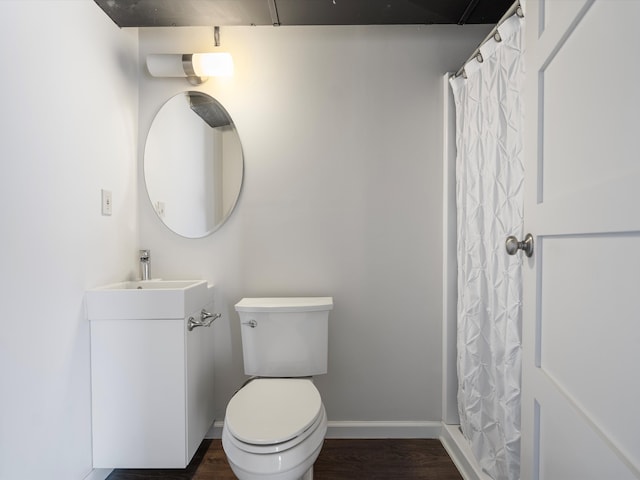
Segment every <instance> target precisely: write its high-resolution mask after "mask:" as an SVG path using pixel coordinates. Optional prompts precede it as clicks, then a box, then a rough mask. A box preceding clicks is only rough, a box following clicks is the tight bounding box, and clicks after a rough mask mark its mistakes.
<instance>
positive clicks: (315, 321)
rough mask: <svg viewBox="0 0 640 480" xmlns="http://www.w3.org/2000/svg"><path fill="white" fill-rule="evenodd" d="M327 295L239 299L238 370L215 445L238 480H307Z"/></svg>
mask: <svg viewBox="0 0 640 480" xmlns="http://www.w3.org/2000/svg"><path fill="white" fill-rule="evenodd" d="M332 308H333V299H332V298H331V297H294V298H243V299H242V300H241V301H240V302H238V303H237V304H236V311H237V312H238V314H239V320H240V328H241V330H240V332H241V335H242V352H243V361H244V371H245V373H246V374H247V375H252V376H254V377H255V378H254V379H252V380H251V381H249V382H248V383H246V384H245V385H244V386H243V387H242V388H241V389H240V390H238V391H237V392H236V394H235V395H234V396H233V397H232V398H231V400H230V401H229V404H228V405H227V410H226V415H225V420H224V427H223V429H222V447H223V449H224V451H225V454H226V455H227V460H228V461H229V465H230V466H231V469H232V470H233V473H235V475H236V476H237V477H238V478H239V479H240V480H261V479H268V480H312V478H313V463H314V462H315V461H316V459H317V458H318V455H319V454H320V450H321V449H322V444H323V442H324V436H325V434H326V432H327V415H326V412H325V408H324V405H323V404H322V399H321V398H320V393H319V392H318V389H317V388H316V387H315V385H314V384H313V381H312V379H311V377H312V376H313V375H321V374H324V373H327V350H328V349H327V344H328V342H327V340H328V318H329V311H330V310H331V309H332Z"/></svg>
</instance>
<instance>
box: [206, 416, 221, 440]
mask: <svg viewBox="0 0 640 480" xmlns="http://www.w3.org/2000/svg"><path fill="white" fill-rule="evenodd" d="M223 426H224V421H222V420H216V421H215V422H213V425H211V428H210V429H209V431H208V432H207V433H206V434H205V436H204V438H215V439H218V440H219V439H221V438H222V427H223Z"/></svg>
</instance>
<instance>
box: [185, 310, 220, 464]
mask: <svg viewBox="0 0 640 480" xmlns="http://www.w3.org/2000/svg"><path fill="white" fill-rule="evenodd" d="M205 309H206V311H208V312H213V310H212V309H213V304H208V305H207V306H206V307H205ZM192 316H193V317H194V318H195V319H196V320H200V311H197V312H194V313H193V314H192ZM186 323H187V322H185V335H186V338H187V340H186V342H187V442H188V443H187V459H188V460H190V459H191V458H192V457H193V454H194V453H195V452H196V450H197V449H198V447H199V446H200V443H201V442H202V439H203V438H204V436H205V434H206V433H207V431H208V430H209V428H210V427H211V424H212V423H213V420H214V417H213V415H214V408H213V407H214V406H213V388H214V387H213V369H214V358H213V334H214V326H215V323H214V324H212V325H211V326H210V327H196V328H194V329H193V330H191V331H188V329H187V326H186Z"/></svg>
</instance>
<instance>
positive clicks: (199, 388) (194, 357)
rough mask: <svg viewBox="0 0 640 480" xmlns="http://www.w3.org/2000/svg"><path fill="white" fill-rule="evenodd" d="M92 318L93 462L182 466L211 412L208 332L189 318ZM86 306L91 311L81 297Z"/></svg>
mask: <svg viewBox="0 0 640 480" xmlns="http://www.w3.org/2000/svg"><path fill="white" fill-rule="evenodd" d="M206 291H207V297H209V298H208V303H204V302H203V303H201V305H200V306H199V307H198V308H195V309H193V311H190V312H188V313H187V314H186V315H185V316H184V317H183V318H136V319H131V318H129V319H113V318H101V319H96V318H91V315H89V319H90V321H91V389H92V428H93V466H94V468H184V467H185V466H187V464H188V463H189V461H190V460H191V458H192V457H193V454H194V453H195V451H196V449H197V448H198V446H199V445H200V443H201V442H202V439H203V438H204V435H205V434H206V432H207V431H208V429H209V428H210V427H211V425H212V423H213V420H214V417H213V389H214V385H213V375H214V372H213V367H214V359H213V334H214V328H213V327H214V325H215V323H214V324H213V325H211V327H196V328H194V329H193V330H191V331H189V329H188V321H189V318H190V317H193V318H194V319H195V320H200V318H201V310H202V309H203V308H204V309H205V310H206V311H208V312H212V309H213V290H212V287H208V288H207V289H206ZM87 304H88V305H87V307H88V311H90V310H91V306H90V302H89V300H88V301H87Z"/></svg>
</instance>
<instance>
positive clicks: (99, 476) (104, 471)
mask: <svg viewBox="0 0 640 480" xmlns="http://www.w3.org/2000/svg"><path fill="white" fill-rule="evenodd" d="M111 472H113V469H111V468H94V469H93V470H91V472H89V475H87V476H86V477H84V480H105V479H106V478H107V477H108V476H109V475H111Z"/></svg>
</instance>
